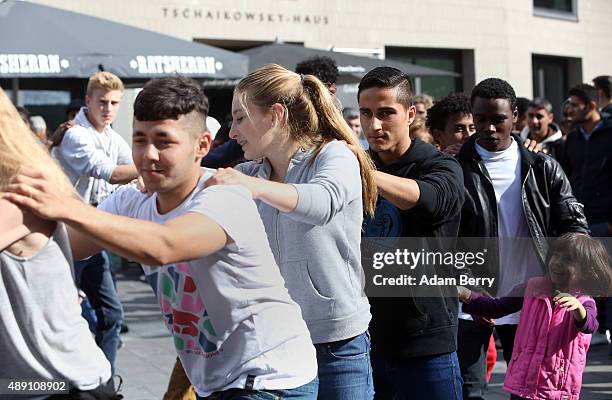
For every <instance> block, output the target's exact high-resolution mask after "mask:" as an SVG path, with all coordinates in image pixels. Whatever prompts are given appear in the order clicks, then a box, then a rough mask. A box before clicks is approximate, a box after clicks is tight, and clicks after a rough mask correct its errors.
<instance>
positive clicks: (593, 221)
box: [563, 84, 612, 236]
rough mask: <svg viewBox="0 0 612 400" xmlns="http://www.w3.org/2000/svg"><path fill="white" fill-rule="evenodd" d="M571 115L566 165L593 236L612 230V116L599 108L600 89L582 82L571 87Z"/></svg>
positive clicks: (568, 109) (569, 114)
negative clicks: (611, 155)
mask: <svg viewBox="0 0 612 400" xmlns="http://www.w3.org/2000/svg"><path fill="white" fill-rule="evenodd" d="M567 112H568V116H569V117H570V118H571V119H572V121H573V124H574V127H575V129H574V130H573V131H572V132H571V133H570V134H569V135H568V136H567V142H566V145H565V156H564V161H565V164H564V165H563V167H564V169H565V172H566V173H567V176H568V177H569V179H570V182H571V184H572V188H573V189H574V193H575V194H576V198H578V200H579V201H580V202H581V203H582V204H584V212H585V214H586V217H587V220H588V221H589V228H590V229H591V234H592V235H593V236H609V235H610V233H611V232H612V225H611V223H612V185H610V182H612V157H610V154H612V118H609V117H608V118H602V116H601V114H600V113H599V111H598V110H597V91H596V89H595V88H594V87H593V86H591V85H587V84H580V85H577V86H575V87H573V88H572V89H570V91H569V102H568V107H567Z"/></svg>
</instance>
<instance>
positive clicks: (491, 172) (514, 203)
mask: <svg viewBox="0 0 612 400" xmlns="http://www.w3.org/2000/svg"><path fill="white" fill-rule="evenodd" d="M470 100H471V104H472V113H473V115H474V124H475V126H476V134H475V135H473V136H472V137H471V138H470V139H469V140H468V141H467V142H466V143H465V144H464V145H463V147H462V148H461V151H460V152H459V155H458V160H459V163H460V164H461V167H462V169H463V178H464V185H465V202H464V204H463V210H462V213H461V228H460V231H459V234H460V236H462V237H467V238H482V243H473V242H472V243H470V245H472V246H475V247H477V248H479V249H482V248H486V249H487V251H488V252H487V263H485V264H484V265H483V266H482V267H479V268H482V270H476V269H475V270H473V271H472V272H473V273H474V275H476V276H492V277H494V278H495V281H494V285H493V286H492V287H491V288H481V289H480V290H482V291H484V289H486V291H487V292H488V293H490V294H491V295H494V296H504V295H507V294H508V293H510V291H511V290H512V288H514V287H515V286H516V285H520V284H524V283H525V282H526V281H527V280H528V279H529V278H531V277H535V276H540V275H543V274H544V273H545V265H544V260H545V257H546V251H547V249H548V242H547V238H548V237H551V236H555V235H560V234H563V233H566V232H582V233H586V232H587V226H586V220H585V218H584V214H583V212H582V207H581V205H580V204H579V203H578V202H577V201H576V199H575V198H574V196H573V195H572V190H571V187H570V184H569V181H568V179H567V178H566V176H565V174H564V173H563V170H562V169H561V166H560V165H559V163H558V162H557V161H555V160H554V159H553V158H551V157H549V156H547V155H545V154H543V153H531V152H529V151H528V150H527V149H525V147H524V146H522V145H521V144H520V139H519V138H518V136H516V135H512V129H513V126H514V123H515V122H516V118H517V114H518V112H517V110H516V95H515V93H514V89H513V88H512V86H510V84H508V82H506V81H504V80H501V79H497V78H490V79H485V80H484V81H482V82H480V83H479V84H478V85H476V87H474V89H473V90H472V94H471V99H470ZM487 238H489V239H487ZM491 238H495V239H493V240H491ZM472 240H473V239H472ZM459 317H460V318H461V320H460V323H459V336H458V341H459V360H460V362H461V370H462V375H463V379H464V387H463V394H464V398H466V399H484V391H485V388H486V381H485V373H486V365H485V359H486V358H485V357H486V356H485V354H486V353H485V351H486V348H487V346H488V343H489V338H490V336H491V331H492V327H491V326H487V325H485V324H479V323H477V322H473V321H471V318H470V316H469V315H467V314H464V313H462V312H461V313H460V316H459ZM518 319H519V314H518V313H515V314H511V315H508V316H505V317H502V318H499V319H497V320H496V321H495V329H496V330H497V333H498V335H499V337H500V340H501V342H502V345H503V348H504V351H503V355H504V359H505V360H506V362H509V361H510V358H511V355H512V347H513V343H514V335H515V333H516V326H517V324H518Z"/></svg>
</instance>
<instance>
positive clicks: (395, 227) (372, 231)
mask: <svg viewBox="0 0 612 400" xmlns="http://www.w3.org/2000/svg"><path fill="white" fill-rule="evenodd" d="M364 225H365V227H364V231H365V236H366V237H378V238H387V237H399V236H401V235H402V216H401V214H400V212H399V210H398V209H397V207H395V206H394V205H393V204H392V203H391V202H390V201H388V200H386V199H383V198H380V199H379V200H378V204H377V205H376V210H375V211H374V217H372V218H367V219H366V220H365V221H364Z"/></svg>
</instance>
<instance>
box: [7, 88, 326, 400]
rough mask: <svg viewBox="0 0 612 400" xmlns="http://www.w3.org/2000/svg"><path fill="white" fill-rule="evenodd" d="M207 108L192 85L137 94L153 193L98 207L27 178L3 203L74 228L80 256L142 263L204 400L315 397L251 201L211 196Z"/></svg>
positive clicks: (292, 311)
mask: <svg viewBox="0 0 612 400" xmlns="http://www.w3.org/2000/svg"><path fill="white" fill-rule="evenodd" d="M207 112H208V100H207V98H206V96H205V95H204V92H203V91H202V89H201V87H200V85H199V84H198V83H196V82H194V81H192V80H189V79H187V78H183V77H172V78H162V79H156V80H152V81H150V82H149V83H148V84H147V85H146V86H145V87H144V89H143V90H142V91H141V92H140V93H139V95H138V97H137V98H136V101H135V104H134V134H133V146H132V147H133V150H132V154H133V159H134V163H135V165H136V167H137V168H138V171H139V173H140V174H141V176H142V179H143V181H144V183H145V185H146V187H147V188H148V189H149V190H150V191H151V192H153V194H152V195H147V194H145V193H141V192H140V191H139V190H137V189H136V188H135V187H133V186H124V187H122V188H120V189H119V190H117V191H116V192H115V193H113V194H112V195H111V196H110V197H109V198H107V199H106V200H105V201H104V202H103V203H102V204H100V206H99V209H97V210H96V209H94V208H92V207H88V206H86V205H84V204H83V203H82V202H79V201H76V200H73V199H66V198H61V197H60V196H59V195H57V194H56V191H55V190H54V188H53V187H50V186H49V185H47V184H46V183H45V181H44V174H42V173H41V172H38V171H36V172H32V171H26V172H25V173H24V174H22V175H20V176H19V177H18V178H17V182H18V184H16V185H12V186H10V187H9V189H10V190H12V191H13V193H10V194H5V195H4V196H6V198H7V199H9V200H11V201H13V202H15V203H17V204H19V205H21V206H25V207H26V208H29V209H31V210H32V211H34V212H35V213H37V214H38V215H40V216H42V217H44V218H49V219H57V220H61V221H65V222H66V224H67V225H69V226H70V227H71V229H70V239H71V244H72V248H73V253H74V254H75V257H82V256H85V255H87V254H91V253H93V252H96V251H99V250H100V249H101V248H107V249H110V250H112V251H113V252H115V253H117V254H120V255H122V256H124V257H126V258H129V259H133V260H136V261H138V262H140V263H142V264H143V268H144V271H145V274H146V277H147V280H148V282H149V283H150V285H151V286H152V288H153V290H154V292H155V294H156V296H157V298H158V302H159V305H160V308H161V311H162V314H163V318H164V322H165V323H166V325H167V327H168V329H169V330H170V331H171V333H172V336H173V341H174V345H175V348H176V351H177V353H178V355H179V358H180V360H181V363H182V364H183V366H184V368H185V372H186V373H187V376H188V377H189V380H190V381H191V383H192V384H193V385H194V387H195V389H196V392H197V394H198V396H201V397H206V396H210V395H211V394H213V393H215V395H219V396H225V395H228V392H229V393H231V394H232V395H234V394H236V395H240V396H243V397H240V398H244V399H250V398H260V397H256V396H261V395H262V393H261V391H265V392H268V393H269V394H266V396H278V397H279V398H285V397H291V398H292V399H293V398H295V399H304V400H306V399H309V400H310V399H315V398H316V396H317V389H318V382H317V380H316V375H317V364H316V355H315V350H314V346H313V345H312V343H311V340H310V334H309V332H308V329H307V328H306V324H305V323H304V321H303V319H302V316H301V312H300V308H299V306H298V305H297V304H296V303H295V302H294V301H293V300H292V299H291V297H290V296H289V294H288V292H287V289H286V288H285V286H284V281H283V279H282V277H281V275H280V271H279V269H278V266H277V265H276V264H275V261H274V257H273V255H272V252H271V250H270V247H269V245H268V241H267V236H266V233H265V230H264V227H263V223H262V222H261V219H260V217H259V213H258V212H257V208H256V206H255V203H254V202H253V200H252V197H251V195H250V194H249V192H248V191H247V190H246V189H244V188H242V187H240V186H214V187H210V188H207V189H205V188H204V186H205V182H206V180H207V179H208V178H209V177H210V176H212V174H213V172H214V171H213V170H208V169H201V168H200V160H201V159H202V157H203V156H204V155H205V154H206V153H207V152H208V150H209V149H210V143H211V138H210V133H208V132H207V131H206V124H205V118H206V114H207ZM103 210H104V211H103ZM219 392H222V393H219Z"/></svg>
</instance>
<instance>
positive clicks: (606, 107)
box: [593, 75, 612, 116]
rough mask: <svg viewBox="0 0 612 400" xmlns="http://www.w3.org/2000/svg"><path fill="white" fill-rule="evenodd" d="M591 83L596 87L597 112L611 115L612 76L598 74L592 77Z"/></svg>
mask: <svg viewBox="0 0 612 400" xmlns="http://www.w3.org/2000/svg"><path fill="white" fill-rule="evenodd" d="M593 85H594V86H595V89H597V98H598V100H599V101H598V107H599V112H601V113H602V114H607V116H612V76H610V75H600V76H598V77H595V78H593Z"/></svg>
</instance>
